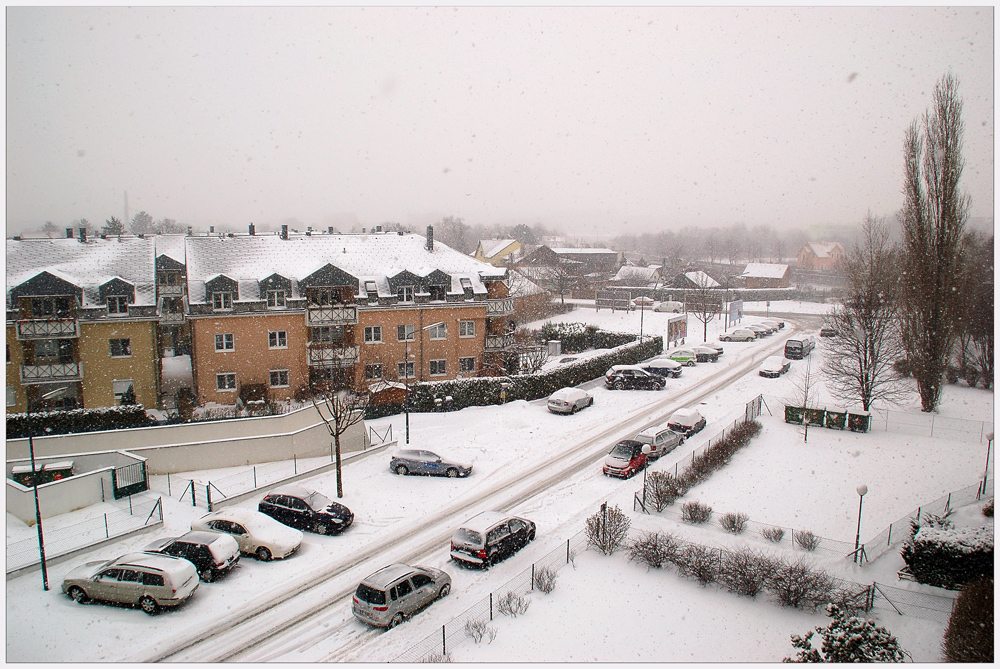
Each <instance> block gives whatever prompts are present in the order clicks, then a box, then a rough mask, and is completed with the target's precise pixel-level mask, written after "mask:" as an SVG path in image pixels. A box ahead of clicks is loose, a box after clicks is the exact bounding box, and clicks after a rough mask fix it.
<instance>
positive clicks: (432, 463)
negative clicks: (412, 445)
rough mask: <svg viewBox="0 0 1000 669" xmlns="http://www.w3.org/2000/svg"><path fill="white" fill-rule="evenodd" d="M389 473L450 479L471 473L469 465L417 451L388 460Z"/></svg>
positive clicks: (427, 452) (403, 452) (397, 454)
mask: <svg viewBox="0 0 1000 669" xmlns="http://www.w3.org/2000/svg"><path fill="white" fill-rule="evenodd" d="M389 471H393V472H396V473H397V474H399V475H400V476H406V475H407V474H423V475H425V476H447V477H448V478H450V479H453V478H458V477H460V476H468V475H469V474H470V473H472V465H471V464H469V463H462V462H452V461H451V460H445V459H444V458H442V457H441V456H440V455H438V454H437V453H434V452H432V451H423V450H418V449H413V450H410V449H407V450H402V451H399V452H397V453H396V454H395V455H393V456H392V459H391V460H389Z"/></svg>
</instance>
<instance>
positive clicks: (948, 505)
mask: <svg viewBox="0 0 1000 669" xmlns="http://www.w3.org/2000/svg"><path fill="white" fill-rule="evenodd" d="M950 508H951V493H948V501H947V502H945V503H944V512H945V513H948V509H950Z"/></svg>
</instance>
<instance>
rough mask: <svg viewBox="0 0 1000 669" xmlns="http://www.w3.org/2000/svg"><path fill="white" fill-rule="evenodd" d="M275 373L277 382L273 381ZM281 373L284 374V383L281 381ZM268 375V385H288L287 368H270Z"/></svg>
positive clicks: (280, 386)
mask: <svg viewBox="0 0 1000 669" xmlns="http://www.w3.org/2000/svg"><path fill="white" fill-rule="evenodd" d="M275 374H277V375H278V383H275V382H274V375H275ZM282 374H284V375H285V382H284V383H282V382H281V375H282ZM268 376H269V379H268V380H269V381H270V386H271V387H272V388H287V387H288V386H289V383H288V378H289V377H288V370H287V369H272V370H270V373H269V374H268Z"/></svg>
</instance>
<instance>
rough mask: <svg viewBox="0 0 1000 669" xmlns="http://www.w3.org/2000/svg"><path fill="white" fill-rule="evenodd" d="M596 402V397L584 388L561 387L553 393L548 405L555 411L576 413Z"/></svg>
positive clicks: (550, 409)
mask: <svg viewBox="0 0 1000 669" xmlns="http://www.w3.org/2000/svg"><path fill="white" fill-rule="evenodd" d="M593 403H594V397H593V396H592V395H591V394H590V393H588V392H587V391H586V390H583V389H582V388H560V389H559V390H557V391H555V392H554V393H552V394H551V395H549V401H548V403H547V405H546V406H548V407H549V411H551V412H553V413H576V412H577V411H579V410H580V409H585V408H586V407H589V406H590V405H592V404H593Z"/></svg>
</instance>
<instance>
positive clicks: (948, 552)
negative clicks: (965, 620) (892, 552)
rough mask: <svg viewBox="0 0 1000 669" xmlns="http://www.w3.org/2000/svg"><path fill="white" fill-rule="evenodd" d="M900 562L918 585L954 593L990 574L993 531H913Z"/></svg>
mask: <svg viewBox="0 0 1000 669" xmlns="http://www.w3.org/2000/svg"><path fill="white" fill-rule="evenodd" d="M913 529H914V530H915V531H914V532H913V535H912V536H911V537H910V538H909V539H908V540H907V541H906V542H905V543H904V544H903V550H902V555H903V562H905V563H906V566H907V567H908V568H909V571H910V573H911V574H912V575H913V578H914V579H916V581H917V582H918V583H925V584H927V585H934V586H937V587H939V588H948V589H949V590H956V589H958V588H961V587H962V586H963V585H965V584H967V583H971V582H972V581H974V580H976V579H977V578H979V577H980V576H986V575H990V574H992V573H993V528H992V527H989V526H986V527H975V528H961V529H954V528H952V527H949V526H944V527H941V526H938V525H930V526H927V525H925V526H923V527H915V528H913Z"/></svg>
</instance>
